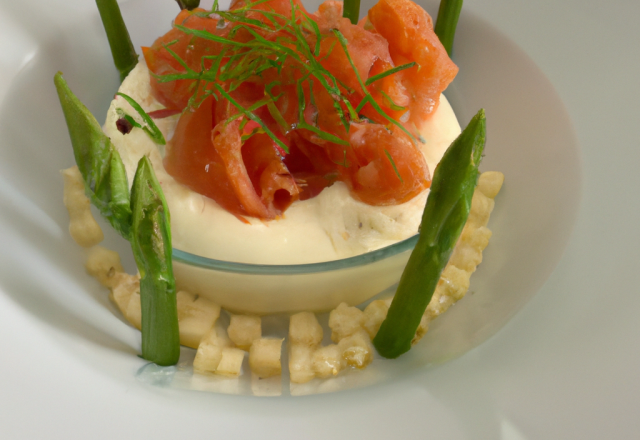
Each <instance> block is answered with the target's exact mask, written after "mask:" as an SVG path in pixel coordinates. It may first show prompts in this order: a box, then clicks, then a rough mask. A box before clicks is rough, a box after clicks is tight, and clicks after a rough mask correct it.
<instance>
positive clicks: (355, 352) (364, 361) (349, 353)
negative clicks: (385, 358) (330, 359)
mask: <svg viewBox="0 0 640 440" xmlns="http://www.w3.org/2000/svg"><path fill="white" fill-rule="evenodd" d="M338 347H339V348H340V349H341V350H342V358H343V359H344V361H345V362H346V364H347V365H349V366H350V367H356V368H360V369H362V368H365V367H366V366H367V365H369V364H370V363H371V361H372V360H373V350H374V348H373V344H371V339H370V338H369V334H368V333H367V332H366V331H365V330H363V329H360V330H358V331H357V332H355V333H354V334H352V335H350V336H347V337H346V338H344V339H341V340H340V342H339V343H338Z"/></svg>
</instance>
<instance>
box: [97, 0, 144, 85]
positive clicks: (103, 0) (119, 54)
mask: <svg viewBox="0 0 640 440" xmlns="http://www.w3.org/2000/svg"><path fill="white" fill-rule="evenodd" d="M96 5H97V6H98V11H99V12H100V18H101V19H102V25H103V26H104V30H105V31H106V33H107V38H108V39H109V46H110V47H111V56H113V63H114V64H115V65H116V69H118V71H119V72H120V82H122V81H124V79H125V78H126V77H127V75H128V74H129V72H131V71H132V70H133V68H134V67H136V64H138V55H137V54H136V51H135V49H134V48H133V43H132V42H131V37H130V36H129V31H127V26H126V25H125V24H124V20H123V19H122V14H121V13H120V6H118V2H117V1H116V0H96Z"/></svg>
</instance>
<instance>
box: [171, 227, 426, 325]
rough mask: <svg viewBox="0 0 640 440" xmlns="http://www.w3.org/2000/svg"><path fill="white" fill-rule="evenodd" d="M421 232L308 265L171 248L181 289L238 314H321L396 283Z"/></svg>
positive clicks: (360, 299)
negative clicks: (227, 258) (247, 261)
mask: <svg viewBox="0 0 640 440" xmlns="http://www.w3.org/2000/svg"><path fill="white" fill-rule="evenodd" d="M417 241H418V235H414V236H412V237H409V238H407V239H405V240H402V241H399V242H398V243H395V244H392V245H390V246H387V247H384V248H381V249H377V250H375V251H371V252H367V253H365V254H361V255H357V256H355V257H350V258H344V259H340V260H333V261H326V262H321V263H310V264H287V265H268V264H245V263H234V262H230V261H221V260H213V259H210V258H205V257H202V256H198V255H194V254H191V253H189V252H184V251H181V250H179V249H174V250H173V270H174V274H175V277H176V284H177V288H178V289H180V290H187V291H189V292H192V293H195V294H198V295H202V296H204V297H206V298H209V299H211V300H212V301H214V302H215V303H217V304H219V305H220V306H222V307H223V308H224V309H226V310H229V311H231V312H235V313H250V314H257V315H266V314H275V313H295V312H300V311H312V312H323V311H328V310H331V309H333V308H335V307H336V306H337V305H338V304H340V303H341V302H346V303H348V304H350V305H356V304H360V303H362V302H364V301H366V300H368V299H370V298H372V297H373V296H375V295H376V294H378V293H380V292H382V291H384V290H386V289H388V288H389V287H391V286H392V285H394V284H395V283H397V282H398V280H399V279H400V275H402V271H403V270H404V267H405V266H406V264H407V260H408V259H409V255H410V254H411V251H412V250H413V248H414V247H415V245H416V243H417Z"/></svg>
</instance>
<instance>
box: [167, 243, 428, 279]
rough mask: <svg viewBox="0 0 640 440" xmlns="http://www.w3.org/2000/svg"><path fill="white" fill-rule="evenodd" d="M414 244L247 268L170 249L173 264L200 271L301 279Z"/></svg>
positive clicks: (377, 258)
mask: <svg viewBox="0 0 640 440" xmlns="http://www.w3.org/2000/svg"><path fill="white" fill-rule="evenodd" d="M417 242H418V234H416V235H413V236H411V237H409V238H406V239H404V240H402V241H399V242H397V243H394V244H392V245H389V246H386V247H383V248H380V249H376V250H375V251H371V252H367V253H366V254H361V255H356V256H355V257H349V258H342V259H340V260H331V261H323V262H320V263H306V264H250V263H236V262H233V261H223V260H214V259H212V258H207V257H203V256H200V255H195V254H192V253H189V252H185V251H181V250H180V249H176V248H173V260H174V261H175V262H179V263H184V264H188V265H190V266H195V267H199V268H202V269H210V270H216V271H221V272H232V273H241V274H252V275H304V274H311V273H319V272H329V271H334V270H340V269H349V268H353V267H358V266H365V265H367V264H371V263H375V262H377V261H381V260H384V259H387V258H391V257H393V256H395V255H398V254H400V253H402V252H405V251H408V250H412V249H413V248H414V247H415V245H416V243H417Z"/></svg>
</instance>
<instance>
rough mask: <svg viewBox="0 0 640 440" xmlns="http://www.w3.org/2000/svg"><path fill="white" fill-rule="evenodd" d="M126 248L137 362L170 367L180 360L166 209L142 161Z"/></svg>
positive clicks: (148, 163)
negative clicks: (134, 292) (135, 296)
mask: <svg viewBox="0 0 640 440" xmlns="http://www.w3.org/2000/svg"><path fill="white" fill-rule="evenodd" d="M131 210H132V211H133V219H132V225H131V249H132V250H133V256H134V258H135V260H136V265H137V266H138V270H139V271H140V303H141V309H142V357H143V358H144V359H146V360H148V361H151V362H154V363H156V364H158V365H174V364H176V363H177V362H178V359H179V357H180V335H179V332H178V308H177V302H176V285H175V279H174V277H173V266H172V261H171V228H170V226H169V225H170V216H169V209H168V208H167V202H166V201H165V199H164V195H163V194H162V189H161V188H160V184H159V183H158V179H156V176H155V173H154V172H153V166H152V165H151V161H150V160H149V158H148V157H146V156H143V157H142V158H141V159H140V161H139V162H138V169H137V171H136V175H135V177H134V179H133V187H132V189H131Z"/></svg>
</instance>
